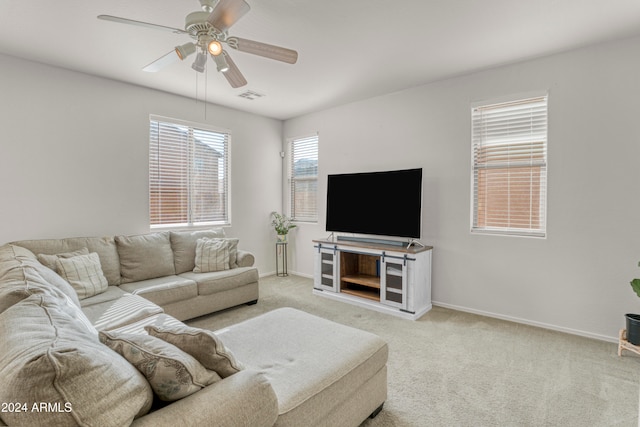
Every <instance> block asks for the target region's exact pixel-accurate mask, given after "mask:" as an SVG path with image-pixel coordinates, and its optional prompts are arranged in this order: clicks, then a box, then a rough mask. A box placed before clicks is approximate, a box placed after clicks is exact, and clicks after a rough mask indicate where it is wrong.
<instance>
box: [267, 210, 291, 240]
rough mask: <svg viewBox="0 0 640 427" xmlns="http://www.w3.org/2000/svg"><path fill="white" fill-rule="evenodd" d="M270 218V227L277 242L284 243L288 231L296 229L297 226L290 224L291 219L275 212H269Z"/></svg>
mask: <svg viewBox="0 0 640 427" xmlns="http://www.w3.org/2000/svg"><path fill="white" fill-rule="evenodd" d="M271 218H273V219H272V221H271V225H272V226H273V228H274V229H275V230H276V234H277V235H278V241H279V242H286V241H287V234H289V230H291V229H292V228H296V227H297V225H295V224H292V223H291V221H292V220H291V218H289V217H288V216H286V215H284V214H281V213H278V212H276V211H273V212H271Z"/></svg>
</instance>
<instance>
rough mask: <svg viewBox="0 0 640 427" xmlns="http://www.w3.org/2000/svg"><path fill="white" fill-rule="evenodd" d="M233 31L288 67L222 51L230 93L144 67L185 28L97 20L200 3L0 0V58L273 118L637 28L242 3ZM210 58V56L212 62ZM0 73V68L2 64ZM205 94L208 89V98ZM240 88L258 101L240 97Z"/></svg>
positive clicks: (512, 0)
mask: <svg viewBox="0 0 640 427" xmlns="http://www.w3.org/2000/svg"><path fill="white" fill-rule="evenodd" d="M247 2H248V3H249V4H250V6H251V11H250V12H249V13H248V14H247V15H245V17H243V18H242V19H241V20H240V21H239V22H238V23H237V24H236V25H234V26H233V27H232V28H231V30H230V31H229V33H230V35H236V36H239V37H243V38H248V39H253V40H258V41H263V42H266V43H270V44H275V45H280V46H284V47H288V48H292V49H295V50H297V51H298V52H299V59H298V62H297V63H296V64H295V65H289V64H285V63H281V62H277V61H272V60H269V59H265V58H261V57H256V56H253V55H249V54H246V53H243V52H238V51H234V50H230V55H231V56H232V57H233V59H234V61H235V62H236V64H237V65H238V67H239V68H240V70H241V71H242V73H243V74H244V76H245V77H246V79H247V80H248V82H249V83H248V84H247V85H246V86H244V87H243V88H239V89H232V88H231V87H230V86H229V85H228V83H227V81H226V79H225V78H224V77H223V76H221V75H219V74H218V73H217V71H216V70H215V67H213V66H210V67H209V70H208V73H207V75H206V78H205V76H204V75H200V74H197V73H196V72H195V71H193V70H192V69H191V62H192V60H191V58H189V59H188V60H186V61H185V62H176V63H174V64H172V65H171V66H169V67H168V68H165V69H164V70H162V71H160V72H158V73H146V72H143V71H142V68H143V67H144V66H145V65H147V64H148V63H150V62H152V61H153V60H155V59H157V58H158V57H160V56H162V55H163V54H165V53H167V52H169V51H171V50H172V49H173V47H174V46H177V45H181V44H183V43H186V42H188V41H190V38H189V37H188V36H186V35H177V34H173V33H169V32H163V31H157V30H154V29H148V28H143V27H137V26H131V25H124V24H119V23H114V22H107V21H102V20H98V19H96V16H97V15H99V14H107V15H116V16H120V17H124V18H129V19H134V20H139V21H146V22H151V23H155V24H160V25H165V26H169V27H177V28H184V17H185V15H187V14H188V13H190V12H193V11H197V10H200V4H199V2H198V0H135V1H131V0H109V1H102V2H99V1H95V0H55V1H54V0H28V1H27V0H0V53H4V54H8V55H12V56H17V57H21V58H25V59H28V60H33V61H38V62H42V63H46V64H51V65H54V66H58V67H63V68H67V69H72V70H77V71H80V72H84V73H89V74H95V75H98V76H102V77H106V78H110V79H115V80H120V81H124V82H129V83H133V84H137V85H141V86H146V87H150V88H155V89H159V90H163V91H166V92H171V93H176V94H180V95H184V96H187V97H191V98H196V97H197V98H198V99H203V98H204V97H205V96H206V99H207V100H208V101H209V102H213V103H216V104H220V105H224V106H228V107H232V108H237V109H240V110H244V111H249V112H253V113H257V114H261V115H264V116H268V117H273V118H278V119H288V118H291V117H295V116H298V115H301V114H305V113H309V112H313V111H318V110H322V109H325V108H328V107H332V106H335V105H340V104H344V103H348V102H352V101H356V100H359V99H364V98H369V97H373V96H377V95H381V94H384V93H390V92H394V91H398V90H402V89H405V88H409V87H412V86H417V85H421V84H425V83H428V82H432V81H435V80H441V79H444V78H447V77H450V76H454V75H460V74H465V73H470V72H473V71H477V70H481V69H486V68H490V67H494V66H498V65H502V64H507V63H512V62H517V61H521V60H524V59H528V58H533V57H539V56H543V55H548V54H551V53H556V52H561V51H565V50H569V49H572V48H575V47H579V46H585V45H589V44H593V43H598V42H602V41H606V40H612V39H616V38H622V37H628V36H631V35H635V34H640V1H639V0H384V1H383V0H247ZM210 64H212V62H210ZM0 72H1V70H0ZM205 89H206V95H205ZM246 90H252V91H255V92H258V93H261V94H264V95H265V96H264V97H262V98H259V99H256V100H253V101H252V100H247V99H243V98H240V97H238V95H239V94H240V93H242V92H244V91H246Z"/></svg>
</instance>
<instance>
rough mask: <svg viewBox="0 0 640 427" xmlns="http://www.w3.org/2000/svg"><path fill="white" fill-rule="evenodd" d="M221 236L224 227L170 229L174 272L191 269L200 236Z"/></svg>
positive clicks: (193, 265) (184, 271)
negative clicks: (185, 229)
mask: <svg viewBox="0 0 640 427" xmlns="http://www.w3.org/2000/svg"><path fill="white" fill-rule="evenodd" d="M205 237H206V238H209V239H212V238H214V237H215V238H222V237H224V229H222V228H213V229H210V230H193V231H191V230H189V231H171V232H170V240H171V248H172V249H173V259H174V262H175V267H176V274H180V273H186V272H187V271H193V269H194V267H195V259H196V242H197V241H198V239H202V238H205Z"/></svg>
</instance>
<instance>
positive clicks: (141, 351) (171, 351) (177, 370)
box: [100, 332, 220, 402]
mask: <svg viewBox="0 0 640 427" xmlns="http://www.w3.org/2000/svg"><path fill="white" fill-rule="evenodd" d="M100 341H102V342H103V343H104V344H106V345H107V346H108V347H109V348H111V349H112V350H114V351H115V352H117V353H118V354H120V355H122V356H123V357H124V358H125V359H127V360H128V361H129V362H130V363H131V364H132V365H133V366H135V367H136V368H137V369H138V370H139V371H140V372H142V374H143V375H144V376H145V377H146V378H147V381H149V384H150V385H151V388H152V389H153V391H154V392H155V393H156V395H157V396H158V398H159V399H160V400H163V401H166V402H172V401H174V400H178V399H182V398H183V397H186V396H189V395H190V394H193V393H195V392H196V391H198V390H200V389H202V388H203V387H206V386H208V385H209V384H213V383H214V382H216V381H219V380H220V376H219V375H218V374H216V373H215V372H214V371H209V370H207V369H205V368H204V367H203V366H202V365H201V364H200V363H198V361H197V360H196V359H194V358H193V357H192V356H190V355H188V354H187V353H185V352H184V351H182V350H180V349H179V348H177V347H176V346H174V345H171V344H169V343H168V342H166V341H163V340H161V339H159V338H156V337H153V336H150V335H138V334H124V333H116V332H100Z"/></svg>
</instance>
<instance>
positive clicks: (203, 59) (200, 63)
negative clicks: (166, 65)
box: [191, 52, 207, 73]
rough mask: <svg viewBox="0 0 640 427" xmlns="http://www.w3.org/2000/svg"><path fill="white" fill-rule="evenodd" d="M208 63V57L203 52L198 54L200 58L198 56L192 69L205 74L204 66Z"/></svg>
mask: <svg viewBox="0 0 640 427" xmlns="http://www.w3.org/2000/svg"><path fill="white" fill-rule="evenodd" d="M206 63H207V55H206V54H205V53H203V52H198V56H196V60H195V61H193V64H192V65H191V68H193V69H194V70H196V71H197V72H199V73H203V72H204V66H205V65H206Z"/></svg>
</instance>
